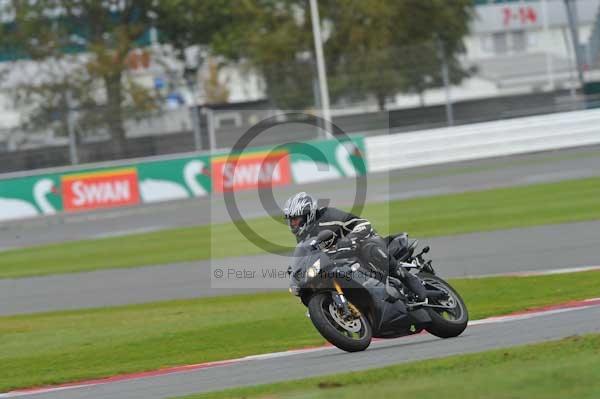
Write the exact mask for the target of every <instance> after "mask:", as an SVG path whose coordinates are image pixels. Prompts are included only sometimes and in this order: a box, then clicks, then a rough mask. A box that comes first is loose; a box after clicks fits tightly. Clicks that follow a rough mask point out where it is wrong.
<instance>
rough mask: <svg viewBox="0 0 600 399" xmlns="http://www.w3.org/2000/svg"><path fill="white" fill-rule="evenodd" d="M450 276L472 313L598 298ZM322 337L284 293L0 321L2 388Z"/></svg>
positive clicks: (544, 286) (591, 291) (597, 279)
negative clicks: (455, 278) (453, 278)
mask: <svg viewBox="0 0 600 399" xmlns="http://www.w3.org/2000/svg"><path fill="white" fill-rule="evenodd" d="M451 281H452V284H453V285H454V286H455V287H456V288H457V289H458V290H459V292H460V293H461V294H462V296H463V297H464V299H465V301H466V303H467V305H468V307H469V311H470V314H471V319H479V318H483V317H487V316H492V315H498V314H506V313H510V312H513V311H517V310H524V309H527V308H531V307H536V306H542V305H548V304H554V303H560V302H564V301H568V300H575V299H585V298H590V297H597V296H598V294H599V290H598V287H600V272H585V273H573V274H564V275H553V276H536V277H512V278H508V277H493V278H484V279H457V280H451ZM323 342H324V341H323V339H322V338H321V337H320V336H319V335H318V333H317V332H316V330H315V329H314V327H313V326H312V324H311V322H310V320H309V319H307V318H306V316H305V308H304V307H303V306H302V305H301V304H300V303H299V301H298V299H297V298H295V297H293V296H291V295H289V294H287V293H269V294H255V295H243V296H233V297H218V298H202V299H196V300H187V301H169V302H159V303H152V304H145V305H135V306H124V307H115V308H106V309H94V310H77V311H68V312H56V313H42V314H34V315H19V316H10V317H0V392H4V391H7V390H10V389H14V388H19V387H29V386H35V385H44V384H55V383H61V382H66V381H75V380H82V379H88V378H94V377H103V376H110V375H115V374H120V373H126V372H136V371H142V370H153V369H157V368H160V367H167V366H174V365H182V364H191V363H199V362H206V361H212V360H220V359H229V358H236V357H240V356H245V355H251V354H258V353H266V352H273V351H282V350H286V349H291V348H300V347H305V346H310V345H318V344H321V343H323Z"/></svg>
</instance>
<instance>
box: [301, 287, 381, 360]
mask: <svg viewBox="0 0 600 399" xmlns="http://www.w3.org/2000/svg"><path fill="white" fill-rule="evenodd" d="M308 313H309V316H310V320H311V321H312V323H313V325H314V326H315V328H316V329H317V331H319V333H320V334H321V335H322V336H323V338H325V339H326V340H327V341H329V342H330V343H331V344H333V345H335V346H337V347H338V348H340V349H341V350H343V351H346V352H360V351H364V350H365V349H367V348H368V347H369V345H370V344H371V338H372V337H373V333H372V329H371V325H370V324H369V321H368V320H367V318H366V317H365V316H363V315H362V314H361V315H360V317H357V318H354V319H353V320H350V321H346V320H343V318H342V317H341V316H340V315H339V314H337V313H336V310H335V306H334V305H333V298H332V297H331V292H320V293H317V294H315V295H313V296H312V298H311V299H310V301H309V302H308Z"/></svg>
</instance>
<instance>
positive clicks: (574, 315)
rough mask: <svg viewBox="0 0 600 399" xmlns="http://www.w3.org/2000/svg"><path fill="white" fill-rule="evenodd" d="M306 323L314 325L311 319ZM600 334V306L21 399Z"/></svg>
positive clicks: (172, 392)
mask: <svg viewBox="0 0 600 399" xmlns="http://www.w3.org/2000/svg"><path fill="white" fill-rule="evenodd" d="M306 322H307V323H310V321H309V320H308V319H307V320H306ZM586 333H600V306H593V307H587V308H580V309H577V310H568V311H556V313H554V314H548V315H543V316H537V317H531V318H524V319H517V320H511V321H501V322H494V323H490V324H482V325H475V326H469V327H468V328H467V330H466V331H465V332H464V333H463V335H461V336H460V337H458V338H453V339H447V340H442V339H439V338H436V337H434V336H432V335H429V334H420V335H416V336H412V337H405V338H399V339H395V340H383V341H378V342H374V343H373V344H372V345H371V347H370V348H369V349H367V350H366V351H364V352H359V353H353V354H349V353H345V352H342V351H340V350H339V349H337V348H326V349H323V350H317V351H309V352H300V353H296V354H284V355H283V356H266V357H258V358H254V359H249V360H246V361H241V362H235V363H233V364H225V365H222V366H219V367H210V368H203V369H197V370H193V371H186V372H178V373H173V374H167V375H161V376H155V377H148V378H140V379H135V380H128V381H122V382H114V383H109V384H104V385H96V386H87V387H80V388H73V389H67V390H62V391H58V392H53V393H40V394H36V395H25V396H20V397H22V398H37V399H59V398H60V399H84V398H85V399H89V398H94V399H109V398H110V399H116V398H127V399H162V398H172V397H176V396H181V395H187V394H192V393H199V392H208V391H215V390H222V389H226V388H232V387H241V386H250V385H258V384H266V383H273V382H278V381H285V380H290V379H299V378H305V377H312V376H322V375H328V374H334V373H340V372H347V371H356V370H365V369H370V368H377V367H383V366H386V365H392V364H398V363H406V362H410V361H416V360H423V359H431V358H439V357H445V356H451V355H457V354H464V353H472V352H480V351H485V350H490V349H496V348H505V347H510V346H516V345H525V344H532V343H536V342H542V341H548V340H555V339H560V338H564V337H569V336H573V335H577V334H586Z"/></svg>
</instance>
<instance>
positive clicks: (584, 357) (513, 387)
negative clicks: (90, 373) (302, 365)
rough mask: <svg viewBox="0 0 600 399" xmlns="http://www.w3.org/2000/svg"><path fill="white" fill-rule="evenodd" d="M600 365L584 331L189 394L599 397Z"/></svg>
mask: <svg viewBox="0 0 600 399" xmlns="http://www.w3.org/2000/svg"><path fill="white" fill-rule="evenodd" d="M599 369H600V335H586V336H582V337H581V336H573V337H568V338H565V339H562V340H559V341H553V342H547V343H543V344H536V345H528V346H521V347H516V348H509V349H500V350H494V351H487V352H482V353H476V354H469V355H460V356H452V357H447V358H443V359H436V360H425V361H419V362H414V363H408V364H403V365H397V366H390V367H384V368H380V369H375V370H369V371H361V372H353V373H344V374H337V375H330V376H325V377H316V378H308V379H303V380H296V381H286V382H283V383H277V384H271V385H260V386H255V387H249V388H240V389H231V390H227V391H222V392H215V393H207V394H199V395H192V396H186V398H185V399H223V398H228V399H231V398H248V399H250V398H269V399H277V398H282V399H283V398H313V399H319V398H323V399H325V398H347V399H351V398H357V399H358V398H365V397H372V398H402V397H405V398H419V399H439V398H444V399H470V398H473V399H475V398H477V399H480V398H485V399H510V398H527V399H559V398H560V399H564V398H577V399H596V398H598V395H599V394H600V379H598V370H599Z"/></svg>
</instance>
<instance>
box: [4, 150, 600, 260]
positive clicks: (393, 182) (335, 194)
mask: <svg viewBox="0 0 600 399" xmlns="http://www.w3.org/2000/svg"><path fill="white" fill-rule="evenodd" d="M590 176H600V147H598V146H595V147H583V148H576V149H567V150H558V151H550V152H543V153H537V154H526V155H518V156H510V157H501V158H491V159H485V160H477V161H469V162H459V163H452V164H444V165H435V166H427V167H419V168H412V169H405V170H395V171H392V172H389V173H377V174H370V175H369V176H368V178H367V179H366V181H367V186H366V189H367V201H377V202H382V201H388V200H393V199H406V198H415V197H422V196H431V195H438V194H445V193H456V192H463V191H472V190H484V189H490V188H497V187H508V186H521V185H529V184H534V183H543V182H553V181H559V180H565V179H576V178H583V177H590ZM297 191H308V192H311V193H313V194H314V195H315V196H317V197H319V198H326V199H331V201H332V202H333V203H334V204H336V205H339V206H344V205H346V206H349V205H351V204H352V203H353V201H354V198H355V192H356V181H355V180H354V179H343V180H336V181H327V182H321V183H312V184H305V185H300V186H299V185H292V186H288V187H285V188H280V189H278V190H277V191H276V192H275V193H274V196H275V199H276V200H277V202H278V203H279V204H282V203H283V202H284V201H285V198H287V197H288V196H289V195H291V194H292V193H294V192H297ZM236 203H237V206H238V207H239V209H240V213H241V214H242V216H243V217H258V216H265V215H267V214H268V213H270V214H274V215H280V210H279V209H278V207H276V206H273V205H271V206H268V207H266V208H267V209H266V210H265V207H264V206H263V205H262V204H261V202H260V200H259V198H258V194H257V192H256V191H247V192H241V193H237V194H236ZM229 221H231V216H230V215H229V213H228V211H227V209H226V206H225V203H224V201H223V197H222V196H219V195H214V196H211V197H206V198H199V199H193V200H184V201H177V202H169V203H162V204H154V205H145V206H140V207H135V208H126V209H119V210H108V211H102V212H92V213H85V214H70V215H68V214H67V215H64V214H63V215H57V216H50V217H43V218H38V219H33V220H25V221H13V222H4V223H2V224H0V251H1V250H3V249H11V248H18V247H27V246H32V245H38V244H48V243H56V242H63V241H71V240H81V239H88V238H99V237H110V236H120V235H127V234H132V233H139V232H148V231H156V230H162V229H166V228H175V227H183V226H196V225H202V224H209V223H223V222H229Z"/></svg>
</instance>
